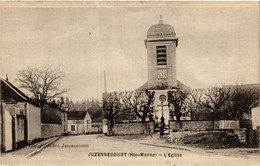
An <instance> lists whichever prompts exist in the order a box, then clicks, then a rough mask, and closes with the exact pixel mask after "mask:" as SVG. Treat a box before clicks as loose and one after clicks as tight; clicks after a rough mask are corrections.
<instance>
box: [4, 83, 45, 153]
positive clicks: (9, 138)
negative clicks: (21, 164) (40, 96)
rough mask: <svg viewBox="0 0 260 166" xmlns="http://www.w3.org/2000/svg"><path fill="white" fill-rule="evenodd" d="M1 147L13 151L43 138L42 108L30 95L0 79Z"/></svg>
mask: <svg viewBox="0 0 260 166" xmlns="http://www.w3.org/2000/svg"><path fill="white" fill-rule="evenodd" d="M0 90H1V92H0V147H1V151H3V152H6V151H11V150H14V149H17V148H20V147H22V146H25V145H27V144H28V143H31V142H32V141H34V140H36V139H38V138H41V109H40V107H39V106H37V104H36V103H34V102H33V101H32V100H31V99H30V98H29V97H27V96H26V95H25V94H24V93H22V92H21V91H20V90H19V89H17V88H16V87H15V86H14V85H12V84H11V83H10V82H8V80H4V79H0Z"/></svg>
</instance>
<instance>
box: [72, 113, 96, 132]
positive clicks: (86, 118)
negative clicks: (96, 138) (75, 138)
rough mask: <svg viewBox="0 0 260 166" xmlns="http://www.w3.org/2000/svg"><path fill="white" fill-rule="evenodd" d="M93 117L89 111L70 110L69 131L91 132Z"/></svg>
mask: <svg viewBox="0 0 260 166" xmlns="http://www.w3.org/2000/svg"><path fill="white" fill-rule="evenodd" d="M91 123H92V122H91V117H90V115H89V113H88V112H87V111H71V112H68V133H70V134H84V133H90V132H91Z"/></svg>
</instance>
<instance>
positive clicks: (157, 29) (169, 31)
mask: <svg viewBox="0 0 260 166" xmlns="http://www.w3.org/2000/svg"><path fill="white" fill-rule="evenodd" d="M175 36H176V33H175V30H174V29H173V27H172V26H171V25H169V24H164V23H163V21H162V19H160V21H159V24H156V25H153V26H151V27H150V28H149V29H148V31H147V38H164V37H175Z"/></svg>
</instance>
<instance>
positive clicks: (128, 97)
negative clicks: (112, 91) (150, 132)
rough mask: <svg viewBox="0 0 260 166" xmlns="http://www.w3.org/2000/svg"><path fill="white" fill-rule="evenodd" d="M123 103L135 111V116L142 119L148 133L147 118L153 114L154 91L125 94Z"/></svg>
mask: <svg viewBox="0 0 260 166" xmlns="http://www.w3.org/2000/svg"><path fill="white" fill-rule="evenodd" d="M122 99H123V102H124V105H125V107H126V108H128V109H130V110H132V111H134V113H135V115H136V116H137V117H138V118H140V119H141V121H142V124H143V126H144V132H145V133H146V132H147V131H146V118H148V117H149V115H150V114H152V113H153V108H154V107H153V103H154V91H152V92H151V91H148V90H147V91H145V92H136V91H130V92H124V94H123V98H122Z"/></svg>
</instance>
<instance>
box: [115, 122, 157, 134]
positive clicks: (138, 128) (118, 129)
mask: <svg viewBox="0 0 260 166" xmlns="http://www.w3.org/2000/svg"><path fill="white" fill-rule="evenodd" d="M147 125H150V128H151V133H153V132H154V124H153V122H148V123H147ZM113 133H114V135H128V134H129V135H130V134H142V133H144V132H143V125H142V123H141V122H123V123H116V124H114V128H113Z"/></svg>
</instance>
